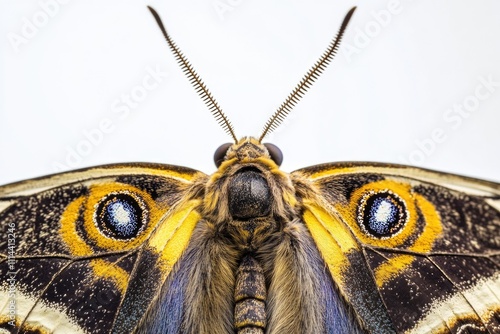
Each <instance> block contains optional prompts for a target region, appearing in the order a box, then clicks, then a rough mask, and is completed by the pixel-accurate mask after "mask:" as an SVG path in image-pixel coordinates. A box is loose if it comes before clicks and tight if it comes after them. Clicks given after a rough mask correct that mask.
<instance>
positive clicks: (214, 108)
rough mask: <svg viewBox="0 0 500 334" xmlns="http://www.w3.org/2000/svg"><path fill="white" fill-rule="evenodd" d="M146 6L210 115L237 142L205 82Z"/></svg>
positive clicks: (152, 11)
mask: <svg viewBox="0 0 500 334" xmlns="http://www.w3.org/2000/svg"><path fill="white" fill-rule="evenodd" d="M148 8H149V10H150V11H151V14H153V16H154V18H155V20H156V23H158V26H159V27H160V29H161V32H162V33H163V36H165V39H166V40H167V43H168V46H169V47H170V50H172V52H173V53H174V55H175V58H176V59H177V62H178V63H179V65H180V66H181V68H182V71H183V72H184V74H186V76H187V77H188V79H189V82H191V84H192V85H193V86H194V89H195V90H196V92H197V93H198V95H200V97H201V99H202V100H203V102H205V104H206V105H207V107H208V109H209V110H210V112H211V113H212V115H214V117H215V120H216V121H217V123H219V125H220V126H221V127H222V128H223V129H224V130H225V131H226V132H227V133H228V134H230V135H231V137H233V139H234V142H235V143H237V142H238V139H237V138H236V135H235V134H234V129H233V126H232V125H231V122H230V121H229V119H228V118H227V116H226V114H224V113H223V112H222V109H221V108H220V107H219V104H218V103H217V101H216V100H215V99H214V98H213V97H212V93H210V91H209V90H208V88H207V87H206V86H205V83H203V81H202V80H201V78H200V77H199V75H198V73H196V71H195V70H194V69H193V67H192V66H191V63H189V61H188V60H187V59H186V57H184V55H183V54H182V52H181V50H180V49H179V48H178V47H177V45H176V44H175V42H174V41H173V40H172V38H170V36H169V35H168V33H167V30H166V29H165V26H164V25H163V22H162V21H161V18H160V16H159V15H158V13H157V12H156V11H155V10H154V9H153V8H151V7H149V6H148Z"/></svg>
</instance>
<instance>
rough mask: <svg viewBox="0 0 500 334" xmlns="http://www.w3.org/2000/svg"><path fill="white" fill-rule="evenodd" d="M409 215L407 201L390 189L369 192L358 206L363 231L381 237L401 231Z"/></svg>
mask: <svg viewBox="0 0 500 334" xmlns="http://www.w3.org/2000/svg"><path fill="white" fill-rule="evenodd" d="M408 217H409V214H408V210H407V209H406V205H405V202H404V201H403V200H402V199H401V198H400V197H399V196H397V195H396V194H394V193H393V192H391V191H390V190H384V191H380V192H375V191H371V192H368V193H367V194H365V196H363V198H362V199H361V203H360V205H359V207H358V223H359V225H360V226H361V228H362V229H363V231H365V232H366V233H368V234H369V235H371V236H374V237H377V238H381V239H385V238H388V237H391V236H394V235H395V234H397V233H398V232H399V231H401V229H402V228H403V226H404V225H405V224H406V222H407V221H408Z"/></svg>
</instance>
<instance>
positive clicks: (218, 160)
mask: <svg viewBox="0 0 500 334" xmlns="http://www.w3.org/2000/svg"><path fill="white" fill-rule="evenodd" d="M232 145H233V144H231V143H225V144H222V145H221V146H219V148H218V149H217V150H215V153H214V162H215V166H216V167H219V166H220V165H221V164H222V162H223V161H224V158H225V157H226V153H227V150H229V148H230V147H231V146H232Z"/></svg>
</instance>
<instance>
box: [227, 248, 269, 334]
mask: <svg viewBox="0 0 500 334" xmlns="http://www.w3.org/2000/svg"><path fill="white" fill-rule="evenodd" d="M266 297H267V291H266V282H265V278H264V272H263V270H262V267H261V266H260V264H259V262H257V260H256V259H255V258H254V257H253V256H251V255H246V256H245V257H243V259H242V260H241V262H240V265H239V267H238V271H237V274H236V286H235V291H234V301H235V309H234V328H235V329H236V330H237V333H238V334H250V333H251V334H258V333H264V330H265V329H266V323H267V321H266Z"/></svg>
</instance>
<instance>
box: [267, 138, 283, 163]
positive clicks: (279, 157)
mask: <svg viewBox="0 0 500 334" xmlns="http://www.w3.org/2000/svg"><path fill="white" fill-rule="evenodd" d="M264 146H265V147H266V148H267V151H268V152H269V155H270V156H271V159H273V161H274V162H275V163H276V165H278V166H281V163H282V162H283V153H281V150H280V149H279V148H278V146H276V145H274V144H271V143H265V144H264Z"/></svg>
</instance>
